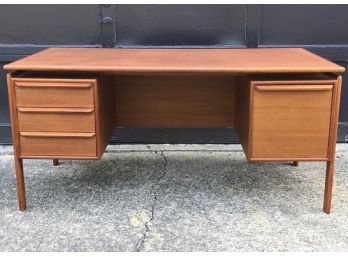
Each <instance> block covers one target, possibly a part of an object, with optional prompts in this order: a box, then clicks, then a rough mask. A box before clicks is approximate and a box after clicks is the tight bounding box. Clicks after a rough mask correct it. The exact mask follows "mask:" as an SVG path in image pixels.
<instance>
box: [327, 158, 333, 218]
mask: <svg viewBox="0 0 348 257" xmlns="http://www.w3.org/2000/svg"><path fill="white" fill-rule="evenodd" d="M334 169H335V162H334V161H329V162H327V164H326V178H325V192H324V212H325V213H327V214H329V213H330V211H331V198H332V183H333V175H334Z"/></svg>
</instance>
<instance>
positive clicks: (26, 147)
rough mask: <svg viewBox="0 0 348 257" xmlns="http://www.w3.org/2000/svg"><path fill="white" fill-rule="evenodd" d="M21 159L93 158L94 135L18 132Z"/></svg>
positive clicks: (94, 150)
mask: <svg viewBox="0 0 348 257" xmlns="http://www.w3.org/2000/svg"><path fill="white" fill-rule="evenodd" d="M20 144H21V157H33V156H34V157H64V156H67V157H69V156H74V157H92V158H95V157H96V155H97V152H96V149H97V147H96V137H95V134H94V133H54V132H51V133H49V132H46V133H44V132H20Z"/></svg>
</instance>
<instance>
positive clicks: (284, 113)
mask: <svg viewBox="0 0 348 257" xmlns="http://www.w3.org/2000/svg"><path fill="white" fill-rule="evenodd" d="M251 86H252V91H253V94H252V106H253V107H252V110H251V114H252V115H251V159H254V160H262V159H265V160H267V159H273V160H277V159H279V160H286V159H288V160H296V159H306V158H310V159H326V158H327V156H328V143H329V133H330V114H331V104H332V94H333V85H330V84H327V85H323V84H319V85H314V84H310V85H305V84H300V85H295V84H270V85H267V84H257V83H254V84H252V85H251Z"/></svg>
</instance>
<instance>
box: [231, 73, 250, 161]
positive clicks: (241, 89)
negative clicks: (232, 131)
mask: <svg viewBox="0 0 348 257" xmlns="http://www.w3.org/2000/svg"><path fill="white" fill-rule="evenodd" d="M250 98H251V97H250V85H249V80H247V78H246V77H245V76H241V77H238V79H237V87H236V116H235V127H236V132H237V135H238V137H239V141H240V143H241V145H242V147H243V150H244V153H245V155H246V156H247V158H248V159H249V156H250V153H249V138H250V137H249V131H250Z"/></svg>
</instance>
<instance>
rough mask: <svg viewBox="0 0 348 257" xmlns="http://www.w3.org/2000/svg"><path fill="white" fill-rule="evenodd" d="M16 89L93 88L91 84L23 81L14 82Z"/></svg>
mask: <svg viewBox="0 0 348 257" xmlns="http://www.w3.org/2000/svg"><path fill="white" fill-rule="evenodd" d="M15 84H16V86H17V87H54V88H57V87H58V88H59V87H65V88H81V89H82V88H90V87H92V86H93V83H89V82H86V83H81V82H79V83H67V82H64V83H60V82H47V81H45V82H44V83H43V82H39V81H38V82H24V81H16V82H15Z"/></svg>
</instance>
